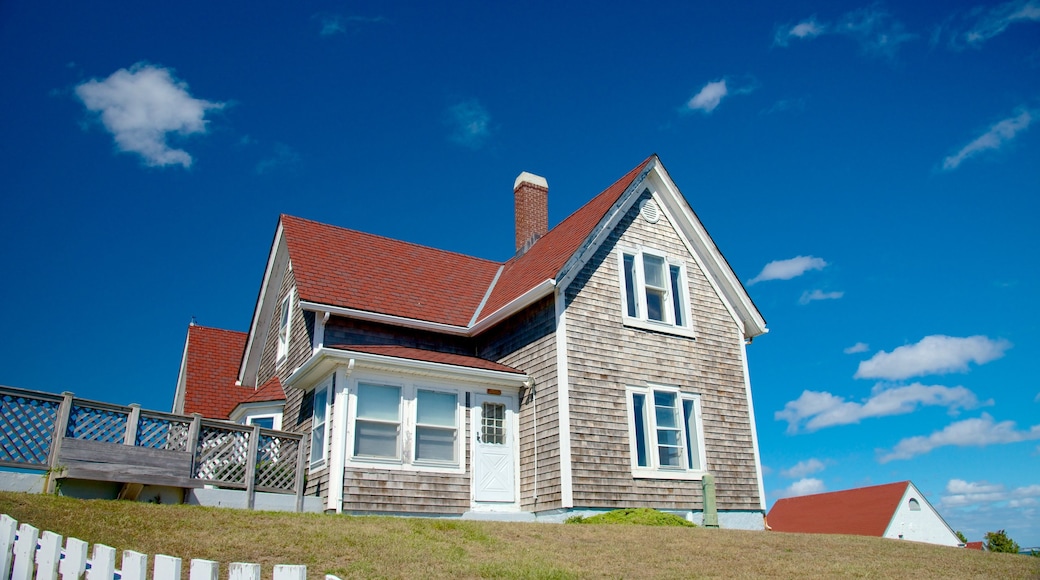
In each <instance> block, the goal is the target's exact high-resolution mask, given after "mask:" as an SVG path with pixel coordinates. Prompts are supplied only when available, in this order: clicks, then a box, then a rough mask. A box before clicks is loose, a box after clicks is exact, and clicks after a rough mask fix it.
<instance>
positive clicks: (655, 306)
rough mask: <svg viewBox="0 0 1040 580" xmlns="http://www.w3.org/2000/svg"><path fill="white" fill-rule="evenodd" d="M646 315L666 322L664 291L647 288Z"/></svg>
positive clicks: (651, 318)
mask: <svg viewBox="0 0 1040 580" xmlns="http://www.w3.org/2000/svg"><path fill="white" fill-rule="evenodd" d="M646 317H647V318H649V319H650V320H657V321H659V322H664V292H660V291H657V290H653V289H650V288H647V289H646Z"/></svg>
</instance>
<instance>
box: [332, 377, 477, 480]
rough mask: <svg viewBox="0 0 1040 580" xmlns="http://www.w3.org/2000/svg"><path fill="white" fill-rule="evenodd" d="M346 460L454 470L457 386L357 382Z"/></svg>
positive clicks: (456, 460) (456, 464)
mask: <svg viewBox="0 0 1040 580" xmlns="http://www.w3.org/2000/svg"><path fill="white" fill-rule="evenodd" d="M354 396H355V397H356V403H355V405H354V410H353V416H352V419H353V424H354V428H353V438H354V439H353V453H352V454H351V459H350V460H351V462H361V463H363V462H369V463H373V462H374V463H392V464H399V465H402V466H419V467H422V466H426V467H430V468H441V469H443V468H460V463H461V462H460V460H459V455H460V450H459V424H460V414H461V407H460V405H459V396H460V393H459V391H457V390H448V389H434V388H427V387H425V386H416V385H410V384H402V385H388V384H379V383H375V382H365V381H359V382H358V384H357V389H356V391H355V393H354Z"/></svg>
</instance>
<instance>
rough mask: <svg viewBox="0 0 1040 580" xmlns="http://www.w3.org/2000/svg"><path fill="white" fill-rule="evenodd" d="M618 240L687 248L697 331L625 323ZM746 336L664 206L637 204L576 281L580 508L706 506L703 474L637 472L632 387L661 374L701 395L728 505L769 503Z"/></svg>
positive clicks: (571, 358) (571, 357) (575, 437)
mask: <svg viewBox="0 0 1040 580" xmlns="http://www.w3.org/2000/svg"><path fill="white" fill-rule="evenodd" d="M643 195H644V196H646V197H648V194H645V193H644V194H643ZM618 244H620V245H622V246H624V247H636V246H644V247H647V248H654V249H656V250H660V251H663V252H665V253H667V254H668V255H669V256H672V257H680V256H683V257H685V259H686V274H687V282H688V284H689V289H688V292H689V295H690V296H691V298H692V300H691V302H692V303H691V305H690V310H691V315H692V320H693V326H694V329H695V332H696V335H697V338H696V339H690V338H686V337H680V336H673V335H669V334H662V333H657V332H652V331H646V330H641V329H637V328H631V327H626V326H624V324H623V323H622V296H621V288H620V285H619V272H618V258H617V251H616V250H617V247H618ZM739 340H740V336H739V330H738V328H737V326H736V324H735V323H734V322H733V318H732V317H731V316H730V314H729V312H728V311H727V310H726V308H725V306H724V305H723V303H722V300H721V299H720V298H719V296H718V295H717V294H716V293H715V291H714V290H713V288H712V286H711V284H710V283H709V282H708V280H707V278H706V277H705V276H704V273H703V272H702V270H701V268H700V266H699V265H698V264H697V263H696V261H695V260H694V258H693V256H692V255H690V254H689V252H688V251H687V250H686V247H685V246H684V245H683V243H682V241H681V239H680V238H679V236H678V235H677V234H676V232H675V230H674V229H673V228H672V226H671V224H669V223H668V220H667V219H666V217H665V215H664V214H663V213H662V216H661V219H660V220H659V221H658V222H657V223H656V224H650V223H648V222H646V221H645V220H643V219H642V218H641V217H639V210H638V204H636V205H633V207H632V209H631V210H630V211H629V212H628V214H627V215H626V216H625V217H624V219H623V220H622V221H621V223H620V224H619V225H618V227H617V228H616V229H615V231H614V232H613V233H612V234H611V236H610V238H609V239H608V240H607V242H606V243H604V244H603V245H602V246H601V247H600V248H599V251H598V252H597V253H596V254H595V256H594V257H593V259H592V260H590V261H589V263H588V264H586V265H585V267H584V268H583V269H582V271H581V273H580V274H579V275H578V276H577V277H576V278H575V280H574V282H573V283H572V284H571V285H570V286H569V287H568V288H567V356H568V365H569V368H568V371H569V379H570V389H569V392H570V414H571V450H572V451H571V453H572V458H573V477H574V504H575V506H576V507H636V506H651V507H656V508H663V509H691V508H694V509H700V508H701V486H700V483H699V482H695V481H670V480H652V479H651V480H647V479H633V477H632V468H631V465H632V463H631V459H630V455H629V443H628V416H627V413H628V408H627V402H626V398H625V387H626V386H629V385H631V386H644V385H646V383H647V382H654V383H662V384H668V385H678V386H679V387H680V388H681V389H682V390H683V391H684V392H689V393H696V394H699V395H701V406H702V418H703V423H704V437H705V447H706V455H707V469H708V471H710V472H712V473H713V474H715V477H716V489H717V499H718V505H719V509H723V510H744V509H747V510H758V509H760V505H759V499H758V492H757V489H758V483H757V474H756V472H755V457H754V452H753V449H752V444H751V429H750V420H749V415H748V406H747V396H746V392H745V388H744V374H743V363H742V361H741V352H740V343H739Z"/></svg>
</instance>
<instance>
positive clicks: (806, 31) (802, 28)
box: [773, 16, 827, 46]
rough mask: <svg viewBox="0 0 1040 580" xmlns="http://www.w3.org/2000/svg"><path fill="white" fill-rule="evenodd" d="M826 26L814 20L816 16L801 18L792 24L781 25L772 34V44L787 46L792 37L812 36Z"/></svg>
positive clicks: (822, 31)
mask: <svg viewBox="0 0 1040 580" xmlns="http://www.w3.org/2000/svg"><path fill="white" fill-rule="evenodd" d="M826 28H827V27H826V26H825V25H823V24H820V23H819V22H817V21H816V16H812V17H811V18H809V19H808V20H803V21H801V22H799V23H798V24H795V25H794V26H781V27H778V28H777V30H776V34H775V35H774V36H773V44H775V45H777V46H787V44H788V42H790V41H791V39H792V38H798V39H808V38H814V37H817V36H819V35H821V34H823V33H824V32H825V31H826Z"/></svg>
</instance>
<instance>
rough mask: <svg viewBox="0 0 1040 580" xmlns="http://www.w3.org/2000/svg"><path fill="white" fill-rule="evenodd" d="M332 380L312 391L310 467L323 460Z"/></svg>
mask: <svg viewBox="0 0 1040 580" xmlns="http://www.w3.org/2000/svg"><path fill="white" fill-rule="evenodd" d="M333 383H334V378H333V377H329V378H328V379H326V380H325V381H323V382H322V383H321V384H320V385H318V386H317V387H315V389H314V407H313V411H312V414H311V465H315V464H317V463H321V462H322V461H324V460H325V441H326V440H327V439H328V428H327V427H328V421H327V420H326V417H327V416H328V406H329V405H328V403H329V389H330V388H331V387H332V385H333Z"/></svg>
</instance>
